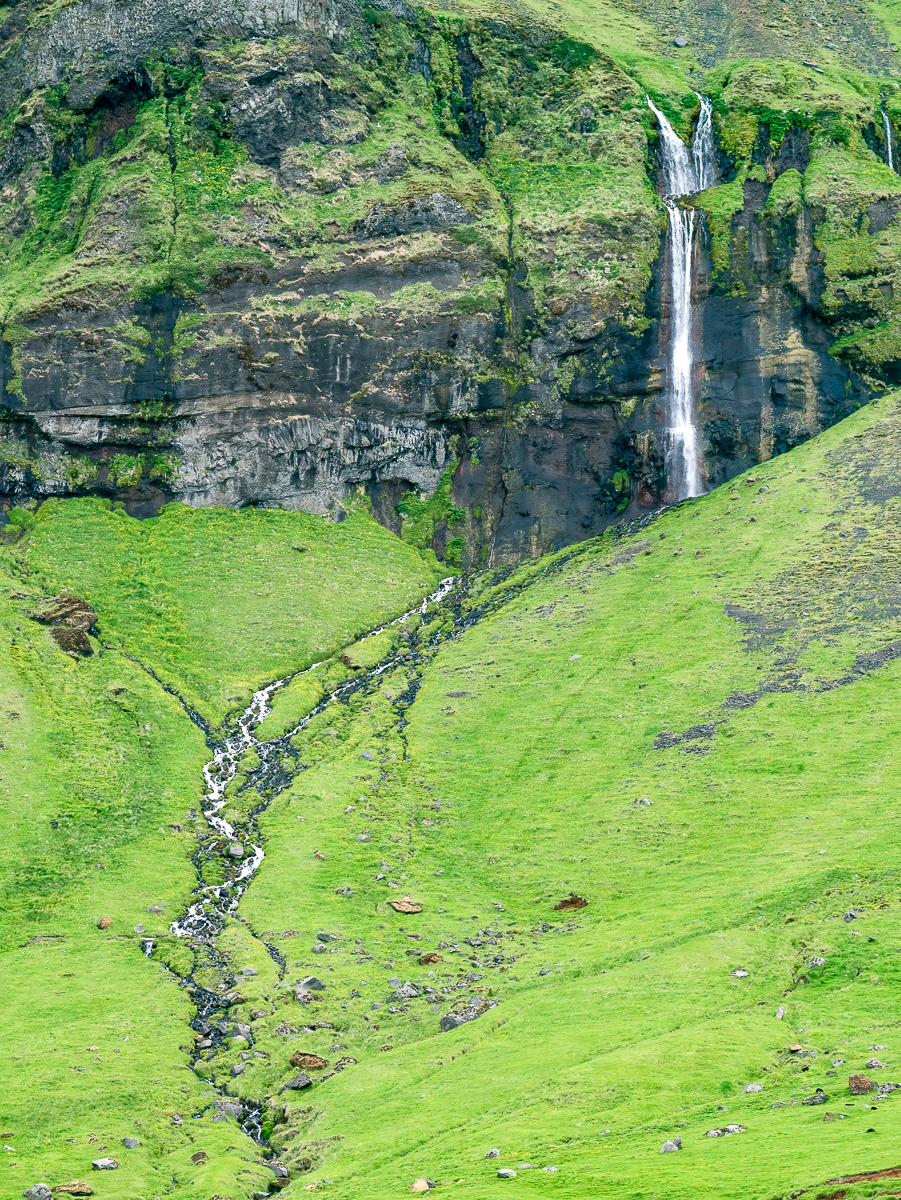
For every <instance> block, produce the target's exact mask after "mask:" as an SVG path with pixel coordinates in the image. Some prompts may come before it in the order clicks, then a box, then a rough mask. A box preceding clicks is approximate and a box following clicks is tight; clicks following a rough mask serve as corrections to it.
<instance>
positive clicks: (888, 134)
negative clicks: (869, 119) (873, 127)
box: [882, 108, 895, 171]
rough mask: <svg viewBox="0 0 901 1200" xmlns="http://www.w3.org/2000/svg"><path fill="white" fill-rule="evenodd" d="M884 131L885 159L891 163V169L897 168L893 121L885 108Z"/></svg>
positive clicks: (883, 111) (883, 116)
mask: <svg viewBox="0 0 901 1200" xmlns="http://www.w3.org/2000/svg"><path fill="white" fill-rule="evenodd" d="M882 132H883V134H884V135H885V161H886V162H887V163H888V165H889V169H890V170H892V171H894V169H895V153H894V150H893V149H892V132H893V130H892V123H891V121H890V120H889V119H888V113H887V112H886V111H885V109H884V108H883V110H882Z"/></svg>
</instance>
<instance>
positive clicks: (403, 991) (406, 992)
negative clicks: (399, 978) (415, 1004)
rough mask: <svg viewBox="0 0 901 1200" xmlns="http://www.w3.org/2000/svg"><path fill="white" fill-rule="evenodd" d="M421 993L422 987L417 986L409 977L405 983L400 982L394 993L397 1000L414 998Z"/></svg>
mask: <svg viewBox="0 0 901 1200" xmlns="http://www.w3.org/2000/svg"><path fill="white" fill-rule="evenodd" d="M421 994H422V989H421V988H418V987H417V986H416V984H415V983H411V982H410V980H409V979H408V980H407V982H406V983H403V984H401V986H400V987H399V988H397V989H396V991H395V993H394V995H395V999H397V1000H415V998H416V997H417V996H419V995H421Z"/></svg>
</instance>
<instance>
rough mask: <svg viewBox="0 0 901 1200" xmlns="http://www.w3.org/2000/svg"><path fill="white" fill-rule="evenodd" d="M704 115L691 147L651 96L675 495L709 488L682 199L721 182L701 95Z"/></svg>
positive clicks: (689, 216) (690, 242) (691, 232)
mask: <svg viewBox="0 0 901 1200" xmlns="http://www.w3.org/2000/svg"><path fill="white" fill-rule="evenodd" d="M698 99H699V100H700V102H701V114H700V116H699V117H698V123H697V126H696V128H695V131H694V134H693V136H692V139H691V146H690V147H689V146H686V145H685V143H684V142H683V141H682V139H681V138H680V137H679V135H678V134H677V133H676V131H675V130H674V129H673V127H672V125H670V123H669V121H668V120H667V119H666V117H665V116H664V115H663V113H662V112H660V110H659V109H658V108H657V107H656V105H655V104H654V102H653V101H652V100H651V98H650V96H649V97H648V105H649V106H650V109H651V111H652V112H653V114H654V116H655V117H656V118H657V121H658V123H659V125H660V145H661V151H662V167H663V203H664V204H665V205H666V208H667V212H668V214H669V264H670V297H671V300H670V303H671V309H670V313H671V315H670V342H669V353H668V357H669V379H668V385H669V386H668V389H667V391H668V395H667V414H666V415H667V437H666V448H665V455H666V476H667V490H668V492H669V493H671V494H672V498H673V499H675V500H684V499H686V498H687V497H689V496H700V495H702V494H703V492H704V482H703V471H702V468H701V450H700V444H699V440H698V430H697V425H696V423H695V406H694V319H693V318H694V311H693V307H692V300H691V295H692V282H693V271H694V236H695V225H696V220H697V218H696V214H695V212H694V210H693V209H684V208H682V207H681V206H680V205H679V204H678V203H677V200H678V197H680V196H694V195H696V194H697V193H698V192H703V191H704V190H705V189H706V188H709V187H712V186H713V184H714V183H715V182H716V158H715V147H714V141H713V105H712V104H711V103H710V101H709V100H708V99H707V98H706V97H705V96H699V97H698Z"/></svg>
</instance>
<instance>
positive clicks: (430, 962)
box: [416, 950, 444, 967]
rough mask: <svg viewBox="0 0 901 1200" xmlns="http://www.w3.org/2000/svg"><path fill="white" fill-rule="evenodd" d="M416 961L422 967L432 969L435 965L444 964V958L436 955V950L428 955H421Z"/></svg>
mask: <svg viewBox="0 0 901 1200" xmlns="http://www.w3.org/2000/svg"><path fill="white" fill-rule="evenodd" d="M416 961H417V962H418V963H419V965H420V966H421V967H431V966H434V964H435V963H440V962H444V956H443V955H441V954H436V953H435V951H434V950H431V951H430V952H429V953H428V954H423V955H421V956H420V957H419V958H417V960H416Z"/></svg>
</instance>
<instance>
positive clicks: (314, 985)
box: [300, 975, 326, 992]
mask: <svg viewBox="0 0 901 1200" xmlns="http://www.w3.org/2000/svg"><path fill="white" fill-rule="evenodd" d="M300 987H302V988H303V989H304V991H307V992H323V991H325V988H326V985H325V984H324V983H323V982H322V980H321V979H317V978H316V976H315V975H305V976H304V978H303V979H301V981H300Z"/></svg>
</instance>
